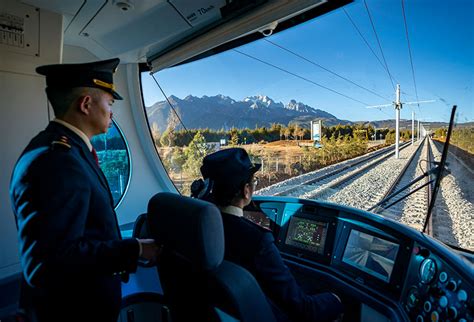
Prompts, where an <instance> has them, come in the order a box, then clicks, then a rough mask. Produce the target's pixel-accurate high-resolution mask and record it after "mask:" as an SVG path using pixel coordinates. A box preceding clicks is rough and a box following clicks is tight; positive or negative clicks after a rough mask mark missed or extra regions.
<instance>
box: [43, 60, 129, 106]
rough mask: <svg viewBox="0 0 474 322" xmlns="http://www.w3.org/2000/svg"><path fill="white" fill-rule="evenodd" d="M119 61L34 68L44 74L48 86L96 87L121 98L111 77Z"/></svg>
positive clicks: (59, 87)
mask: <svg viewBox="0 0 474 322" xmlns="http://www.w3.org/2000/svg"><path fill="white" fill-rule="evenodd" d="M119 63H120V59H118V58H113V59H108V60H102V61H96V62H91V63H85V64H56V65H45V66H40V67H38V68H36V72H37V73H38V74H41V75H44V76H46V86H47V87H50V88H58V89H61V88H64V89H68V88H73V87H96V88H100V89H102V90H104V91H106V92H109V93H110V94H112V96H113V97H114V98H115V99H117V100H122V99H123V98H122V96H120V95H119V94H118V93H117V92H116V91H115V86H114V79H113V74H114V72H115V70H116V69H117V66H118V64H119Z"/></svg>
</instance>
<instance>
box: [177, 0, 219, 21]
mask: <svg viewBox="0 0 474 322" xmlns="http://www.w3.org/2000/svg"><path fill="white" fill-rule="evenodd" d="M170 3H171V4H172V5H173V6H174V7H175V8H176V9H177V10H178V11H179V12H180V13H181V14H182V15H183V17H184V18H185V19H186V21H187V22H188V23H189V24H190V25H191V26H193V27H201V26H205V25H209V24H211V23H213V22H215V21H218V20H220V19H221V18H222V15H221V10H220V9H221V8H222V7H224V6H225V5H226V1H225V0H214V1H211V0H195V1H189V0H170Z"/></svg>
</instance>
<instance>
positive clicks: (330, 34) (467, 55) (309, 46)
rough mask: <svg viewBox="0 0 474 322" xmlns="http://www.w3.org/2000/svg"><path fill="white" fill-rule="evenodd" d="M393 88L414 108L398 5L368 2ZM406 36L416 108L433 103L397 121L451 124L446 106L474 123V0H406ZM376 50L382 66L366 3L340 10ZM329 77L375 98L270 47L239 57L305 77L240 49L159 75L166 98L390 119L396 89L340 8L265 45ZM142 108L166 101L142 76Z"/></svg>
mask: <svg viewBox="0 0 474 322" xmlns="http://www.w3.org/2000/svg"><path fill="white" fill-rule="evenodd" d="M366 3H367V6H368V8H369V11H370V14H371V16H372V19H373V22H374V25H375V28H376V32H377V35H378V38H379V40H380V43H381V47H382V50H383V54H384V56H385V59H386V62H387V65H388V69H389V71H390V73H391V74H392V76H393V83H394V84H397V83H399V84H400V86H401V90H402V94H401V100H402V102H408V101H416V93H415V87H414V81H413V76H412V69H411V67H410V66H411V65H410V58H409V51H408V46H407V39H406V34H405V26H404V20H403V14H402V2H401V0H366ZM403 3H404V6H405V15H406V19H407V26H408V36H409V39H410V45H411V54H412V58H413V67H414V74H415V80H416V86H417V90H418V99H419V100H433V99H434V100H436V102H434V103H427V104H420V107H418V106H417V105H411V106H409V105H406V106H404V108H403V110H402V112H401V117H402V118H405V119H410V118H411V112H412V111H415V113H416V117H417V118H419V119H421V120H425V121H447V120H449V115H450V106H452V105H453V104H457V105H458V115H457V121H458V122H468V121H474V95H473V85H474V1H472V0H451V1H441V0H404V2H403ZM344 9H345V10H346V12H347V13H348V15H349V16H350V18H352V20H353V21H354V22H355V24H356V25H357V27H358V28H359V30H360V31H361V33H362V35H363V36H364V37H365V39H366V40H367V42H368V43H369V45H370V46H371V48H372V49H373V51H374V52H375V53H376V54H377V56H378V58H379V60H380V61H382V63H383V58H382V55H381V53H380V49H379V47H378V44H377V40H376V37H375V35H374V32H373V30H372V27H371V24H370V20H369V17H368V14H367V11H366V7H365V4H364V1H363V0H362V1H357V0H356V1H355V2H354V3H352V4H349V5H347V6H345V7H344ZM266 39H268V40H270V41H272V42H274V43H277V44H278V45H280V46H282V47H284V48H287V49H289V50H291V51H293V52H295V53H297V54H299V55H300V56H303V57H305V58H306V59H308V60H310V61H312V62H314V63H316V64H319V65H321V66H324V67H325V68H326V69H329V70H331V71H332V72H335V73H337V74H339V75H340V76H342V77H345V78H347V79H350V80H351V81H352V82H354V83H357V84H358V85H360V86H363V87H365V88H367V89H369V90H371V91H373V92H376V93H377V94H379V95H380V96H382V97H385V98H381V97H379V96H376V95H374V94H372V93H370V92H368V91H366V90H363V89H361V88H359V87H357V86H355V85H353V84H351V83H349V82H347V81H344V80H342V79H340V78H339V77H336V76H334V75H333V74H331V73H328V72H327V71H324V70H323V69H321V68H318V67H316V66H314V64H311V63H309V62H307V61H304V60H302V59H300V58H298V57H296V56H294V55H292V54H290V53H288V52H286V51H284V50H282V49H280V48H278V47H276V46H274V45H272V44H270V43H269V42H267V41H265V40H260V41H257V42H255V43H252V44H248V45H245V46H242V47H240V48H237V50H238V51H241V52H243V53H246V54H248V55H251V56H254V57H256V58H258V59H260V60H263V61H265V62H268V63H271V64H273V65H276V66H278V67H280V68H283V69H285V70H288V71H289V72H291V73H293V74H297V75H299V76H300V77H303V78H306V79H308V80H310V81H312V82H314V83H317V84H320V85H322V86H324V87H327V88H330V89H331V90H333V91H337V92H339V93H341V94H344V95H345V96H349V97H350V98H352V99H349V98H347V97H343V96H341V95H338V94H335V93H334V92H331V91H329V90H327V89H324V88H321V87H320V86H317V85H314V84H312V83H309V82H307V81H304V80H302V79H301V78H298V77H295V76H293V75H289V74H287V73H285V72H282V71H281V70H278V69H276V68H272V67H270V66H268V65H266V64H263V63H261V62H258V61H256V60H254V59H251V58H249V57H246V56H244V55H242V54H240V53H238V52H236V51H234V50H231V51H228V52H225V53H222V54H220V55H217V56H214V57H210V58H206V59H204V60H201V61H199V62H194V63H191V64H187V65H183V66H178V67H175V68H171V69H167V70H164V71H161V72H158V73H157V74H155V77H157V79H158V81H159V82H160V84H161V86H162V87H163V89H164V91H165V93H166V95H168V96H170V95H175V96H177V97H180V98H184V97H185V96H187V95H189V94H191V95H194V96H199V97H200V96H203V95H208V96H213V95H217V94H223V95H227V96H230V97H232V98H233V99H236V100H241V99H243V98H244V97H246V96H251V95H259V94H261V95H267V96H269V97H271V98H272V99H274V100H275V101H281V102H283V103H287V102H288V101H289V100H290V99H295V100H297V101H300V102H303V103H305V104H308V105H310V106H312V107H315V108H319V109H322V110H325V111H327V112H329V113H332V114H334V115H335V116H337V117H338V118H340V119H348V120H352V121H356V120H381V119H388V118H393V117H394V114H395V113H394V111H393V108H392V107H387V108H384V109H382V110H379V109H367V108H366V107H365V106H366V105H379V104H390V103H391V102H392V101H393V100H394V99H395V91H394V88H393V86H392V82H391V80H390V78H389V76H388V73H387V71H386V70H385V68H384V67H383V66H382V64H381V63H380V62H379V61H378V60H377V58H376V57H375V56H374V55H373V53H372V52H371V51H370V49H369V48H368V47H367V45H366V44H365V43H364V41H363V39H362V38H361V37H360V35H359V34H358V32H357V30H356V29H355V28H354V26H353V25H352V23H351V21H350V20H349V18H348V17H347V15H346V14H345V12H344V11H343V10H342V9H338V10H336V11H334V12H332V13H329V14H327V15H324V16H321V17H318V18H316V19H315V20H313V21H310V22H308V23H305V24H302V25H300V26H297V27H295V28H292V29H290V30H286V31H284V32H281V33H278V34H275V35H273V36H271V37H268V38H266ZM143 87H144V88H143V90H144V97H145V104H146V105H152V104H153V103H155V102H156V101H161V100H163V96H162V95H161V92H160V91H159V89H158V88H157V86H156V84H154V82H153V81H152V80H151V78H150V77H149V76H146V77H144V78H143Z"/></svg>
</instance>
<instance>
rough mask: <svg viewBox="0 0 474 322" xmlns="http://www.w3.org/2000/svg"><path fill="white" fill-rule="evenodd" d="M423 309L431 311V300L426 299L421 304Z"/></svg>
mask: <svg viewBox="0 0 474 322" xmlns="http://www.w3.org/2000/svg"><path fill="white" fill-rule="evenodd" d="M423 309H424V310H425V312H429V311H431V302H430V301H426V302H425V304H423Z"/></svg>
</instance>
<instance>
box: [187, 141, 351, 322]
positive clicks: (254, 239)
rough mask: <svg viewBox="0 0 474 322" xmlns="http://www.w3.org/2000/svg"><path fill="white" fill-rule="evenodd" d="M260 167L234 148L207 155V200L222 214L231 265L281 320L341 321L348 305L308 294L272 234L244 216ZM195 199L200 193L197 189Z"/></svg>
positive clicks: (334, 297)
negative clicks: (254, 283)
mask: <svg viewBox="0 0 474 322" xmlns="http://www.w3.org/2000/svg"><path fill="white" fill-rule="evenodd" d="M260 167H261V164H253V163H252V162H251V161H250V158H249V156H248V154H247V152H246V151H245V150H244V149H241V148H230V149H224V150H220V151H217V152H215V153H212V154H209V155H207V156H206V157H205V158H204V160H203V165H202V167H201V173H202V176H203V178H204V179H207V182H208V186H207V187H205V186H201V187H202V188H203V189H208V191H209V190H210V189H209V188H208V187H212V190H211V192H210V196H209V197H206V196H205V194H204V196H203V199H208V200H210V201H212V202H213V203H215V204H216V205H217V207H218V208H219V209H220V211H221V215H222V222H223V225H224V236H225V255H224V258H225V259H226V260H228V261H231V262H233V263H236V264H237V265H240V266H242V267H244V268H245V269H247V270H248V271H249V272H250V273H251V274H252V275H253V276H254V277H255V279H256V280H257V282H258V284H259V285H260V287H261V288H262V290H263V292H264V293H265V295H266V296H267V298H268V299H270V303H271V304H272V308H273V311H274V313H275V316H276V317H277V320H278V321H280V322H281V321H294V322H296V321H299V322H310V321H334V320H338V319H340V318H341V316H342V313H343V306H342V304H341V301H340V299H339V297H338V296H337V295H335V294H333V293H320V294H314V295H308V294H305V293H304V292H303V290H302V289H301V288H300V287H299V285H298V284H297V283H296V280H295V278H294V277H293V275H292V274H291V272H290V270H289V269H288V267H287V266H286V265H285V264H284V262H283V259H282V258H281V255H280V252H279V251H278V249H277V247H276V246H275V243H274V239H273V235H272V233H271V232H270V231H269V230H267V229H265V228H262V227H260V226H258V225H257V224H254V223H253V222H251V221H249V220H247V219H245V218H244V217H243V215H244V211H243V208H244V207H245V206H247V205H249V204H250V202H251V200H252V195H253V192H254V190H255V187H256V185H257V181H256V178H255V173H256V172H257V171H258V170H259V169H260ZM193 194H194V195H199V193H198V192H197V191H193Z"/></svg>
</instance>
